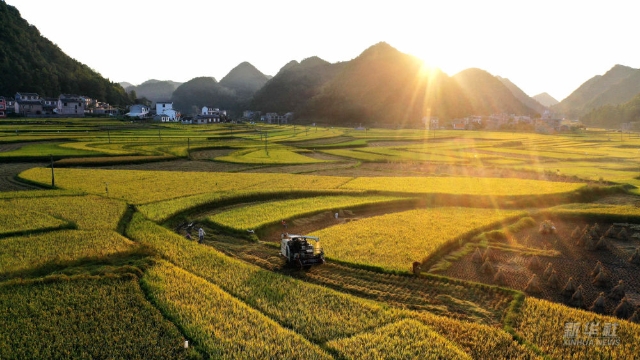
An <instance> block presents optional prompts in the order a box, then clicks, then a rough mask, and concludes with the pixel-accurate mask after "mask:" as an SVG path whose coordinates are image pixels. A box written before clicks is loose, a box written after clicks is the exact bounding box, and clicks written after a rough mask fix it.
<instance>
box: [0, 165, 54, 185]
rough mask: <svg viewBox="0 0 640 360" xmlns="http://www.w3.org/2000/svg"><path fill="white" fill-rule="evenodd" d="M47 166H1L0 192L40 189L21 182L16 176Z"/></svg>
mask: <svg viewBox="0 0 640 360" xmlns="http://www.w3.org/2000/svg"><path fill="white" fill-rule="evenodd" d="M44 166H46V164H38V163H8V164H0V191H20V190H35V189H41V188H40V187H38V186H36V185H32V184H27V183H23V182H20V181H18V180H16V179H15V177H16V175H18V174H20V173H21V172H23V171H25V170H27V169H31V168H32V167H44Z"/></svg>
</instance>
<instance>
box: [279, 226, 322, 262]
mask: <svg viewBox="0 0 640 360" xmlns="http://www.w3.org/2000/svg"><path fill="white" fill-rule="evenodd" d="M312 241H313V242H312ZM280 255H282V256H284V257H285V258H286V259H287V263H288V264H289V265H291V266H295V267H297V268H299V269H303V268H304V269H305V270H308V269H310V268H311V267H312V266H313V265H322V264H324V251H323V250H322V247H321V246H320V238H318V237H316V236H308V235H289V234H282V240H281V242H280Z"/></svg>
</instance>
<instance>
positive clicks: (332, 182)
mask: <svg viewBox="0 0 640 360" xmlns="http://www.w3.org/2000/svg"><path fill="white" fill-rule="evenodd" d="M20 176H21V177H23V178H25V179H27V180H30V181H35V182H39V183H43V184H50V183H51V169H46V168H33V169H29V170H27V171H25V172H23V173H22V174H20ZM349 179H350V178H344V177H334V176H314V175H290V174H259V175H256V174H249V173H242V174H232V173H211V172H175V171H142V170H91V169H55V181H56V186H59V187H62V188H65V189H75V190H81V191H85V192H88V193H92V194H99V195H108V196H109V197H113V198H118V199H125V200H127V201H128V202H130V203H134V204H145V203H150V202H155V201H161V200H168V199H175V198H179V197H184V196H190V195H197V194H205V193H212V192H225V191H240V190H246V189H249V188H253V189H256V190H264V189H273V188H274V187H275V188H277V189H291V190H300V189H311V190H322V189H335V188H337V187H339V186H340V185H342V184H344V183H345V182H346V181H348V180H349ZM141 187H144V191H140V189H141Z"/></svg>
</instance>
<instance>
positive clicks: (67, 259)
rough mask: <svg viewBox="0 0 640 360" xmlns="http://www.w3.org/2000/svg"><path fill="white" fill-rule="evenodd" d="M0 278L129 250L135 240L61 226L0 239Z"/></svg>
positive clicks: (105, 231)
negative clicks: (62, 228)
mask: <svg viewBox="0 0 640 360" xmlns="http://www.w3.org/2000/svg"><path fill="white" fill-rule="evenodd" d="M0 241H1V243H2V246H0V278H2V277H7V276H10V275H12V274H13V273H18V274H20V273H22V272H29V271H41V272H42V271H43V270H42V269H44V268H46V267H50V268H55V267H57V266H66V265H67V264H69V263H72V262H74V261H78V260H82V259H87V258H102V257H105V256H109V255H113V254H117V253H120V252H125V251H129V250H131V249H132V248H133V247H135V244H134V243H132V242H131V241H130V240H128V239H126V238H124V237H122V236H121V235H120V234H118V233H116V232H114V231H109V230H86V231H85V230H61V231H53V232H48V233H43V234H38V235H28V236H16V237H9V238H4V239H1V240H0Z"/></svg>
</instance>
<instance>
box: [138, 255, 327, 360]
mask: <svg viewBox="0 0 640 360" xmlns="http://www.w3.org/2000/svg"><path fill="white" fill-rule="evenodd" d="M142 285H143V287H144V288H145V289H146V290H147V293H148V294H149V295H150V297H151V298H152V301H153V302H154V303H156V305H157V306H158V307H159V308H160V309H161V310H162V311H163V313H165V314H168V315H169V317H170V318H171V320H172V321H173V322H175V323H176V324H177V325H178V326H179V327H180V328H181V329H184V333H185V335H186V336H187V337H189V338H190V339H192V340H194V341H195V345H196V346H198V348H199V350H201V352H204V353H206V354H207V355H208V356H210V357H211V358H215V359H276V358H281V359H284V358H288V359H291V358H296V359H302V358H313V359H323V358H331V357H330V356H328V354H326V353H325V352H324V351H322V350H321V349H320V348H319V347H318V346H316V345H313V344H311V343H310V342H309V341H308V340H306V339H304V338H303V337H301V336H300V335H298V334H296V333H294V332H293V331H291V330H286V329H284V328H282V327H281V326H280V325H278V324H277V323H276V322H274V321H273V320H271V319H269V318H267V317H266V316H264V315H263V314H261V313H260V312H258V311H256V310H254V309H252V308H251V307H249V306H247V305H246V304H245V303H243V302H241V301H239V300H237V299H235V298H234V297H232V296H231V295H229V294H227V293H226V292H224V291H223V290H222V289H220V288H219V287H218V286H216V285H213V284H211V283H209V282H207V281H206V280H204V279H202V278H200V277H197V276H195V275H193V274H191V273H188V272H186V271H184V270H182V269H179V268H177V267H175V266H172V265H170V264H168V263H166V262H161V263H159V264H157V265H156V266H154V267H152V268H151V269H149V270H148V271H147V272H146V274H145V275H144V277H143V279H142ZM282 306H284V307H287V306H288V305H287V303H283V304H282Z"/></svg>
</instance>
